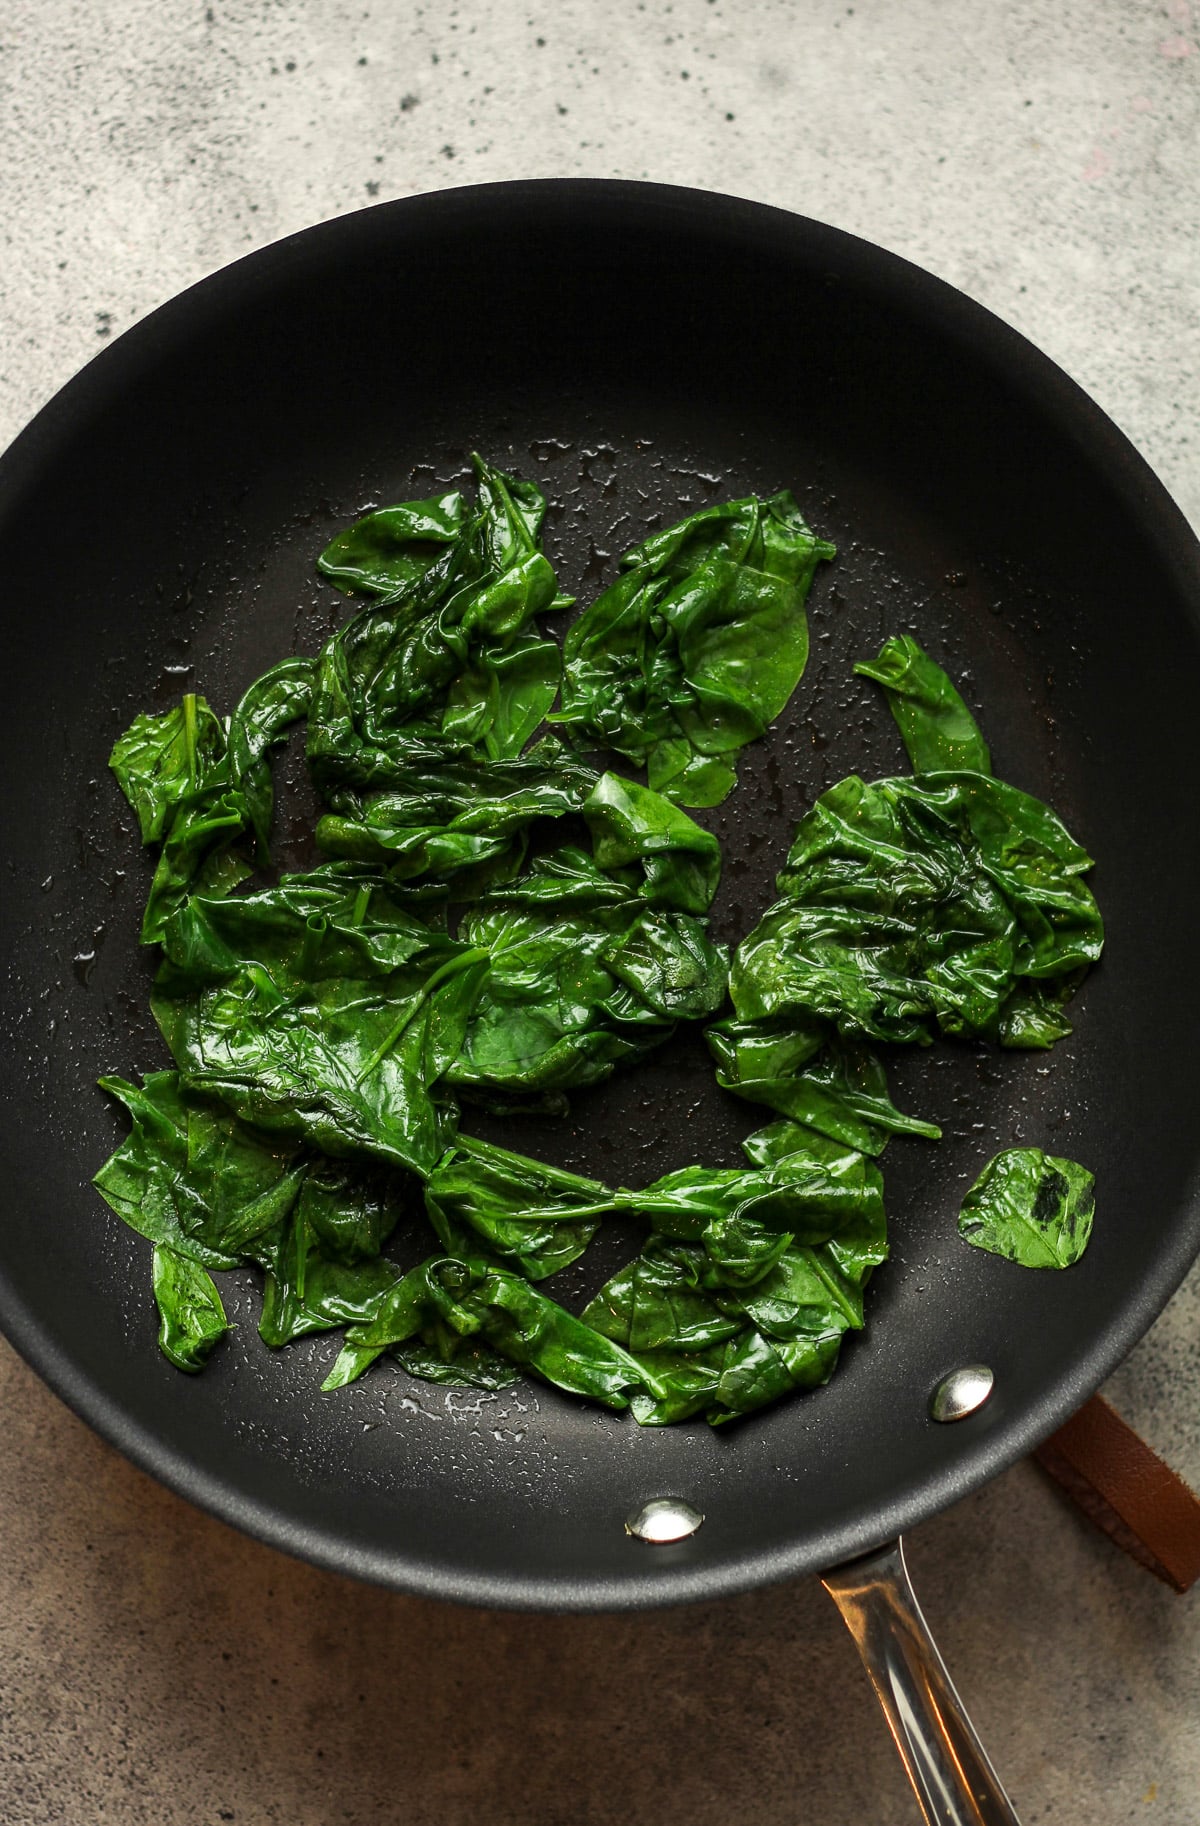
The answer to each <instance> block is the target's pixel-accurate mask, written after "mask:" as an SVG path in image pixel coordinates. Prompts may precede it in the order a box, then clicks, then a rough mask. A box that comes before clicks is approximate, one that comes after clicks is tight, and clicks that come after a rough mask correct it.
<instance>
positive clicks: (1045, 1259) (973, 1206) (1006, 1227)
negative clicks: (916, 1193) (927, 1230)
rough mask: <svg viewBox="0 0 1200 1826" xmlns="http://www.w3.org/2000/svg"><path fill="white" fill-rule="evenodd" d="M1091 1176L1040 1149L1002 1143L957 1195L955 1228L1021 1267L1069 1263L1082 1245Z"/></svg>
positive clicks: (1091, 1204) (1089, 1213) (1090, 1209)
mask: <svg viewBox="0 0 1200 1826" xmlns="http://www.w3.org/2000/svg"><path fill="white" fill-rule="evenodd" d="M1095 1183H1096V1181H1095V1175H1094V1174H1092V1173H1089V1172H1088V1170H1087V1168H1086V1167H1081V1166H1080V1165H1079V1163H1078V1161H1075V1160H1063V1159H1060V1158H1058V1157H1056V1156H1055V1155H1052V1154H1043V1152H1042V1150H1041V1149H1040V1148H1006V1149H1005V1150H1004V1152H1003V1153H1001V1154H997V1155H996V1156H995V1157H994V1159H992V1160H989V1161H988V1164H987V1166H986V1167H985V1168H984V1169H983V1172H982V1173H981V1174H980V1175H979V1178H978V1179H977V1180H976V1181H975V1184H974V1185H973V1186H972V1187H971V1190H970V1191H969V1192H968V1193H967V1195H966V1197H965V1198H964V1199H963V1203H962V1211H961V1213H960V1215H959V1219H958V1233H959V1235H960V1236H964V1237H965V1238H966V1239H967V1241H968V1242H969V1243H974V1245H975V1247H976V1248H977V1249H987V1250H989V1251H990V1252H991V1253H992V1254H993V1255H1002V1256H1004V1257H1005V1258H1006V1260H1008V1261H1010V1262H1020V1263H1021V1265H1022V1267H1024V1268H1069V1267H1070V1266H1071V1264H1072V1263H1073V1262H1077V1261H1078V1260H1079V1258H1080V1256H1081V1255H1082V1254H1083V1252H1084V1250H1085V1249H1086V1248H1087V1246H1088V1238H1089V1237H1090V1236H1091V1234H1092V1218H1093V1216H1094V1215H1095V1209H1096V1201H1095V1198H1094V1197H1093V1195H1092V1188H1093V1187H1094V1185H1095Z"/></svg>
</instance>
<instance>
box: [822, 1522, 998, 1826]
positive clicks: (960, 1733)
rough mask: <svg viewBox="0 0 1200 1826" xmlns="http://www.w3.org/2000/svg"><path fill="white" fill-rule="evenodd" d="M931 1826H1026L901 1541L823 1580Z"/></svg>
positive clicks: (826, 1576)
mask: <svg viewBox="0 0 1200 1826" xmlns="http://www.w3.org/2000/svg"><path fill="white" fill-rule="evenodd" d="M822 1584H823V1585H824V1587H825V1589H826V1591H827V1592H828V1593H829V1595H830V1597H831V1598H832V1599H833V1601H834V1603H835V1604H836V1605H837V1607H838V1609H839V1611H840V1612H841V1613H842V1621H843V1623H845V1625H846V1627H847V1629H848V1630H849V1631H850V1634H851V1635H852V1636H853V1637H854V1640H855V1642H856V1643H857V1645H858V1652H859V1654H860V1655H861V1656H862V1659H863V1666H864V1667H865V1668H866V1670H867V1673H868V1675H869V1677H870V1681H871V1685H872V1686H873V1687H874V1688H875V1697H876V1698H877V1699H878V1701H879V1703H880V1705H881V1706H882V1707H883V1714H884V1717H885V1718H886V1719H887V1722H888V1729H889V1730H890V1731H891V1733H892V1736H893V1737H894V1738H895V1740H896V1748H897V1749H898V1750H899V1752H900V1760H901V1761H902V1762H903V1764H904V1767H905V1771H906V1772H907V1775H908V1779H909V1781H910V1782H911V1783H912V1785H913V1790H914V1792H915V1794H916V1797H917V1800H918V1801H919V1802H920V1804H921V1811H922V1813H923V1814H924V1816H925V1819H926V1821H927V1823H928V1826H1020V1821H1019V1820H1018V1819H1017V1816H1016V1814H1015V1813H1014V1812H1013V1808H1012V1803H1011V1801H1010V1800H1009V1798H1008V1796H1007V1795H1006V1794H1005V1792H1004V1790H1003V1788H1002V1787H1001V1786H1000V1781H999V1778H998V1777H997V1775H996V1771H995V1770H994V1769H993V1768H992V1765H991V1763H990V1762H989V1761H988V1758H987V1752H986V1751H985V1749H984V1747H983V1745H982V1744H981V1743H980V1741H979V1739H978V1738H977V1737H976V1735H975V1732H974V1730H973V1729H972V1726H971V1721H970V1719H969V1718H968V1717H967V1714H966V1712H965V1711H964V1710H963V1704H962V1700H961V1699H960V1698H959V1697H958V1694H957V1693H956V1692H955V1690H954V1686H953V1683H952V1682H951V1679H950V1676H949V1674H948V1673H947V1672H946V1666H945V1663H944V1662H943V1660H942V1658H941V1656H940V1655H939V1654H938V1651H937V1645H936V1644H935V1642H934V1640H933V1637H932V1636H931V1635H930V1633H929V1625H928V1624H927V1623H926V1621H925V1619H924V1617H923V1616H922V1615H921V1607H920V1605H919V1604H918V1603H917V1598H916V1593H915V1592H914V1591H913V1588H912V1585H911V1583H910V1581H909V1577H908V1567H907V1566H906V1565H905V1563H904V1545H903V1542H901V1541H899V1540H896V1541H893V1542H891V1544H890V1545H889V1546H887V1547H882V1548H880V1550H879V1552H878V1553H872V1554H868V1555H867V1556H866V1558H865V1559H861V1560H852V1561H851V1562H850V1563H849V1565H846V1566H838V1567H835V1569H834V1570H833V1571H832V1572H828V1573H826V1574H825V1577H824V1579H823V1580H822Z"/></svg>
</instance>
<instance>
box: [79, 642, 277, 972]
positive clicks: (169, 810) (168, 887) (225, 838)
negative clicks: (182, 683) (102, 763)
mask: <svg viewBox="0 0 1200 1826" xmlns="http://www.w3.org/2000/svg"><path fill="white" fill-rule="evenodd" d="M312 676H313V665H312V661H311V660H307V659H286V660H281V661H280V663H279V664H278V665H277V666H273V667H272V668H271V670H270V671H269V672H266V673H264V675H263V676H262V678H260V679H257V680H256V681H255V683H254V684H253V685H251V687H250V689H249V690H248V691H247V692H246V695H245V696H244V697H243V698H242V700H241V702H240V703H239V704H238V706H237V708H236V710H235V711H234V713H233V715H232V717H231V718H230V719H229V727H228V730H226V728H225V727H224V726H223V725H222V724H221V722H220V721H219V719H218V718H217V717H216V716H214V714H213V712H212V711H211V710H210V709H209V707H208V705H207V704H206V703H205V701H204V699H203V698H202V697H197V696H195V695H193V694H190V693H189V694H188V695H187V696H186V697H185V698H184V700H183V703H182V704H181V705H180V706H179V708H178V709H177V710H169V711H167V712H166V713H165V715H163V716H159V717H149V716H139V717H137V718H135V719H134V722H133V724H132V726H131V727H130V728H129V729H128V730H127V731H126V733H125V734H124V735H123V736H122V737H121V739H120V741H118V742H117V744H116V746H115V747H114V749H113V752H112V755H111V757H110V760H109V765H110V767H111V768H112V770H113V772H114V773H115V774H116V776H117V779H118V781H119V782H120V785H121V789H122V791H123V792H124V793H125V796H126V798H128V800H129V802H130V804H131V805H132V806H133V808H134V810H135V811H136V812H137V815H138V822H139V824H140V826H141V831H142V841H143V842H144V843H161V844H162V849H161V852H160V854H159V858H158V864H157V867H156V868H155V871H154V880H153V882H152V883H151V887H150V895H149V899H148V900H147V902H146V911H145V915H144V917H143V920H142V942H143V943H144V944H151V943H153V942H154V940H155V939H159V938H161V937H162V933H163V928H164V926H165V924H166V922H167V920H168V919H169V918H170V916H171V914H172V913H174V912H176V911H177V910H178V908H180V907H181V906H182V905H183V904H184V902H185V901H186V899H187V897H188V895H189V894H193V893H207V894H227V893H228V892H229V891H230V889H231V888H233V887H235V886H236V885H237V883H238V882H239V881H241V880H242V879H243V878H244V877H245V876H246V875H248V874H249V873H250V867H251V865H250V862H249V860H247V858H246V857H245V856H242V855H240V854H239V853H238V852H237V851H236V850H235V849H234V848H233V846H234V845H236V844H237V843H239V841H240V840H241V839H243V838H246V837H250V838H251V839H252V840H253V853H254V855H255V856H256V858H257V860H258V861H265V860H266V850H267V840H268V837H269V834H270V825H271V810H272V799H273V795H272V789H271V773H270V767H269V764H268V761H267V754H268V752H269V750H270V748H271V746H272V745H273V744H274V743H275V742H277V741H278V740H279V739H280V738H281V737H282V736H283V735H284V734H285V732H286V730H287V727H288V725H289V724H290V723H293V722H295V721H296V720H297V719H298V718H299V717H302V716H303V715H304V714H305V712H306V710H307V708H308V700H309V695H310V692H311V689H312Z"/></svg>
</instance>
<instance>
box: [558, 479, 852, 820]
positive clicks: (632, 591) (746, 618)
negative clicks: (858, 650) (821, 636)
mask: <svg viewBox="0 0 1200 1826" xmlns="http://www.w3.org/2000/svg"><path fill="white" fill-rule="evenodd" d="M834 555H835V554H834V548H833V546H831V545H828V544H826V543H825V542H824V541H823V540H821V539H818V538H816V537H815V536H814V534H813V533H812V532H811V531H810V530H809V528H808V526H807V525H806V524H805V522H804V519H803V516H802V515H801V513H800V510H799V508H798V507H797V506H796V503H795V501H794V500H793V499H792V497H791V495H790V494H788V493H786V492H784V493H781V494H777V495H774V496H772V497H771V498H770V499H769V500H760V499H758V498H757V497H756V496H750V497H748V498H747V499H745V500H739V501H731V502H728V503H727V504H725V505H723V506H715V507H706V508H703V509H701V511H700V512H699V513H695V514H692V515H690V516H689V517H688V518H687V519H686V520H683V521H681V522H680V523H679V524H678V525H677V526H672V527H670V528H668V529H667V530H666V531H664V532H659V533H654V534H652V535H651V537H650V538H649V539H646V540H644V541H643V543H642V544H641V545H639V546H637V547H635V548H634V550H633V551H630V552H627V553H626V554H625V556H624V558H623V559H622V560H621V574H620V576H619V577H618V578H617V580H616V582H615V583H614V584H612V585H611V586H610V588H609V589H607V590H606V591H605V592H604V594H603V595H602V596H600V597H599V598H598V600H597V601H596V602H595V603H593V604H592V606H591V607H590V608H589V609H587V610H586V611H585V612H584V614H583V615H582V616H581V617H580V618H579V620H578V621H577V622H576V623H575V625H574V627H573V628H571V629H570V630H569V632H568V634H567V637H566V641H565V643H564V648H563V660H564V672H563V695H562V709H561V712H560V713H559V716H558V719H557V720H559V721H561V722H564V723H566V724H568V725H570V726H572V727H573V728H575V729H576V730H577V731H578V732H579V733H580V734H581V735H582V736H584V737H585V738H586V739H588V740H590V741H592V742H596V743H599V744H602V745H603V746H605V747H608V748H612V749H615V750H616V751H617V753H618V754H623V755H627V756H628V757H629V758H630V759H631V760H633V761H636V762H637V763H639V764H640V765H644V766H645V767H647V768H648V770H649V777H650V785H651V786H652V787H653V788H654V789H655V790H656V791H659V792H663V793H665V794H666V795H667V796H668V797H669V798H672V799H676V800H678V802H679V803H680V804H683V805H719V804H720V802H721V801H722V800H723V799H724V798H726V797H727V795H728V793H729V792H730V790H731V789H732V787H733V785H734V782H735V780H736V777H737V775H736V758H737V754H738V751H739V750H740V749H741V748H743V747H744V746H745V745H746V743H747V742H752V741H754V740H755V739H756V738H757V737H759V736H761V735H762V734H764V732H765V731H766V729H767V728H768V727H769V725H770V724H771V722H772V721H773V719H774V718H775V717H777V716H778V715H779V713H780V711H781V710H782V709H783V707H784V705H785V704H786V703H787V701H788V699H789V698H790V697H791V695H792V692H793V691H794V690H795V688H796V685H797V683H798V682H799V679H800V676H801V674H802V672H803V671H804V665H805V661H806V659H807V657H808V623H807V620H806V617H805V613H804V603H805V599H806V597H807V595H808V591H809V587H810V585H811V583H812V579H813V575H814V573H815V571H816V568H817V565H818V564H819V563H820V562H821V560H822V559H827V558H832V557H833V556H834Z"/></svg>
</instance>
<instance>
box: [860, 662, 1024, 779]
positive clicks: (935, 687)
mask: <svg viewBox="0 0 1200 1826" xmlns="http://www.w3.org/2000/svg"><path fill="white" fill-rule="evenodd" d="M854 670H855V671H856V672H860V673H861V674H862V676H863V677H864V678H873V679H876V680H878V682H879V683H880V684H881V685H882V686H883V688H884V690H885V691H886V692H887V699H888V704H889V705H890V707H891V712H892V715H893V716H894V717H895V719H896V722H897V724H898V725H899V728H900V734H901V736H902V737H903V739H904V746H905V748H906V749H907V750H908V758H909V761H910V762H911V763H912V770H913V772H914V773H915V774H940V773H981V774H990V773H991V771H992V758H991V755H990V754H989V753H988V747H987V743H986V742H985V741H984V739H983V737H982V735H980V733H979V728H978V725H977V724H976V722H975V719H974V717H973V716H972V715H971V712H970V711H969V710H968V709H967V706H966V705H965V704H964V703H963V701H962V698H961V697H960V696H959V694H958V692H957V691H956V690H955V688H954V686H953V685H952V684H951V683H950V680H949V679H948V678H947V677H946V674H945V673H944V672H943V671H942V669H941V667H940V666H937V665H935V664H934V662H933V661H932V660H931V659H930V657H929V655H928V654H927V653H924V652H922V650H921V648H920V647H919V646H918V645H917V643H916V641H915V640H914V639H913V638H912V636H911V634H895V635H893V636H892V638H891V639H890V640H885V641H884V643H883V647H882V649H881V651H880V654H879V658H878V659H876V660H860V661H859V663H858V665H856V666H855V668H854Z"/></svg>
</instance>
